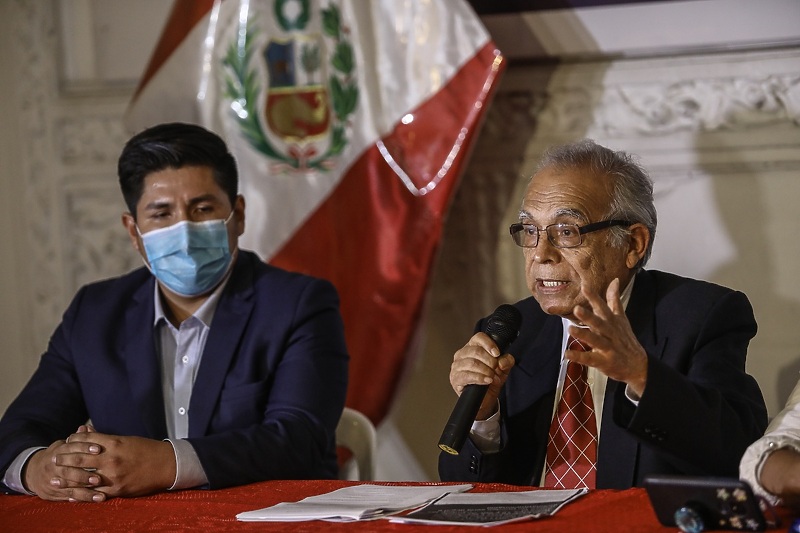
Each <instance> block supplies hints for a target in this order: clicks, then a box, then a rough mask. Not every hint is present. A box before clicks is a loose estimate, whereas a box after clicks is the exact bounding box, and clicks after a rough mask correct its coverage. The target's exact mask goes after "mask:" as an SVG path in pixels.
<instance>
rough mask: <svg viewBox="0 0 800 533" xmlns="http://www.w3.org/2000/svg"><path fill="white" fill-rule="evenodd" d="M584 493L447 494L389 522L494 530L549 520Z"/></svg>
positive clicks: (554, 491)
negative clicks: (506, 526)
mask: <svg viewBox="0 0 800 533" xmlns="http://www.w3.org/2000/svg"><path fill="white" fill-rule="evenodd" d="M587 492H588V490H587V489H571V490H531V491H524V492H482V493H470V494H448V495H446V496H444V497H443V498H441V499H439V500H436V501H434V502H432V503H430V504H429V505H427V506H426V507H423V508H422V509H419V510H417V511H414V512H412V513H409V514H407V515H405V516H397V517H395V516H393V517H390V518H389V519H390V520H391V521H392V522H405V523H411V524H449V525H459V526H496V525H500V524H507V523H510V522H518V521H520V520H530V519H532V518H540V517H543V516H551V515H553V514H555V512H556V511H558V510H559V509H561V508H562V507H563V506H565V505H566V504H567V503H569V502H571V501H572V500H574V499H575V498H579V497H580V496H583V495H584V494H586V493H587ZM589 529H591V528H589Z"/></svg>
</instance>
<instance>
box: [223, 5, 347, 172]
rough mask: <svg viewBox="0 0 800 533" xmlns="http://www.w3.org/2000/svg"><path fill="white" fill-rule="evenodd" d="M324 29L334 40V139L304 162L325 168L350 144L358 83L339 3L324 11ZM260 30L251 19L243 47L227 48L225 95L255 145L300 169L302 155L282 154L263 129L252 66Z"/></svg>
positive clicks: (331, 91) (331, 88) (282, 23)
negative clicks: (348, 130)
mask: <svg viewBox="0 0 800 533" xmlns="http://www.w3.org/2000/svg"><path fill="white" fill-rule="evenodd" d="M278 22H279V23H280V24H281V26H284V29H289V28H288V27H286V26H287V25H285V22H284V21H283V20H281V19H280V18H279V19H278ZM322 28H323V32H324V34H325V35H326V36H328V37H330V38H332V39H333V41H334V48H333V50H334V51H333V54H332V56H331V60H330V65H331V67H332V73H331V75H330V77H329V80H328V86H329V90H330V99H331V108H332V109H333V113H334V117H333V120H332V121H331V138H330V144H329V145H328V149H327V150H326V151H325V152H324V153H323V154H321V155H320V156H319V157H316V158H313V159H309V160H308V161H305V166H306V167H308V168H314V169H324V168H325V163H326V162H327V161H329V160H330V158H332V157H335V156H337V155H339V154H341V153H342V151H343V150H344V148H345V147H346V146H347V143H348V140H347V136H346V132H345V127H346V125H347V119H348V117H349V116H350V115H351V114H352V113H353V112H354V111H355V109H356V104H357V103H358V85H357V84H356V81H355V80H354V79H353V76H352V74H353V69H354V67H355V55H354V53H353V46H352V45H351V44H350V42H349V41H347V40H346V38H345V32H344V31H343V29H342V23H341V14H340V11H339V8H338V7H337V6H336V5H333V4H330V5H329V6H328V7H327V8H325V9H323V10H322ZM257 32H258V29H257V28H256V27H255V25H251V23H250V21H248V23H247V35H246V36H245V39H244V43H243V50H241V49H240V47H239V45H238V44H237V42H236V41H235V40H234V41H233V42H232V43H231V45H230V47H229V48H228V50H227V52H226V55H225V57H224V59H223V61H222V64H223V66H224V67H225V78H224V82H225V96H226V97H227V98H228V99H230V102H231V112H232V114H233V117H234V119H235V120H236V121H237V122H238V123H239V126H240V127H241V130H242V134H243V135H244V137H245V138H246V139H247V141H248V142H249V143H250V145H251V146H252V147H253V148H255V149H256V150H258V151H259V152H261V153H263V154H264V155H266V156H267V157H270V158H273V159H277V160H279V161H281V162H284V163H287V164H289V165H291V166H292V167H293V168H300V166H301V161H300V159H299V158H296V157H292V156H290V155H287V154H284V153H281V152H280V151H279V150H278V149H276V148H275V146H274V145H273V144H272V143H271V142H270V140H269V138H268V137H267V135H266V133H265V132H264V129H263V127H262V123H261V120H260V119H259V113H258V96H259V94H260V93H261V86H260V84H259V81H258V72H257V71H256V69H255V68H252V67H251V65H252V59H253V53H254V50H253V48H254V46H253V45H254V42H253V41H254V39H253V38H252V36H256V35H257Z"/></svg>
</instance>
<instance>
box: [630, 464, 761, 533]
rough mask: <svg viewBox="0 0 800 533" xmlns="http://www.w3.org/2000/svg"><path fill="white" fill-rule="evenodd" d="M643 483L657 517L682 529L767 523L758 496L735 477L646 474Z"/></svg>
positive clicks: (692, 531)
mask: <svg viewBox="0 0 800 533" xmlns="http://www.w3.org/2000/svg"><path fill="white" fill-rule="evenodd" d="M644 487H645V489H646V490H647V495H648V497H649V498H650V503H651V504H652V505H653V509H654V510H655V512H656V516H657V517H658V521H659V522H661V523H662V524H663V525H665V526H671V527H675V526H677V527H678V528H680V530H681V531H684V532H685V533H700V532H701V531H709V530H713V529H733V530H740V531H764V530H765V529H766V527H767V521H766V520H765V518H764V513H763V511H762V508H761V503H760V501H759V499H758V498H756V496H755V495H754V494H753V490H752V489H751V488H750V485H748V484H747V483H746V482H744V481H741V480H739V479H736V478H721V477H687V476H649V477H647V478H645V480H644Z"/></svg>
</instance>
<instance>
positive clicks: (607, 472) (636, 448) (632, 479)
mask: <svg viewBox="0 0 800 533" xmlns="http://www.w3.org/2000/svg"><path fill="white" fill-rule="evenodd" d="M655 303H656V290H655V286H654V284H653V280H652V277H651V276H650V274H649V273H648V272H646V271H642V272H640V273H639V274H637V275H636V281H635V283H634V286H633V292H632V293H631V299H630V301H629V302H628V306H627V308H626V310H625V314H626V315H627V317H628V320H629V321H630V324H631V329H632V330H633V333H634V334H635V335H636V338H637V339H638V340H639V343H640V344H641V345H642V347H643V348H644V349H645V351H646V352H647V355H648V356H650V357H656V358H658V359H661V357H662V356H663V353H664V347H665V346H666V343H667V339H666V338H658V335H657V332H656V327H657V324H656V317H655ZM624 395H625V384H624V383H621V382H619V381H615V380H613V379H609V380H608V384H607V385H606V393H605V397H604V407H603V421H602V425H601V426H600V435H601V445H600V447H599V448H598V458H597V486H598V487H608V488H622V487H631V486H635V485H636V470H637V465H638V462H639V452H640V447H641V444H640V443H639V441H638V440H637V439H635V438H632V437H631V435H630V434H629V433H628V431H627V429H625V428H622V427H620V426H619V425H617V423H616V422H615V421H614V411H615V409H616V405H615V402H617V401H620V402H628V400H627V399H626V398H625V396H624ZM632 408H633V407H632Z"/></svg>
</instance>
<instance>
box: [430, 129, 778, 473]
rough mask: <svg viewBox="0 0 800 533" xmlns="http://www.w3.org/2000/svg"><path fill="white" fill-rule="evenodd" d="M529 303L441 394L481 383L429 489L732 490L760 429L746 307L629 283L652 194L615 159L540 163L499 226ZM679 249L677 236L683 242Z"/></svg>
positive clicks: (579, 150)
mask: <svg viewBox="0 0 800 533" xmlns="http://www.w3.org/2000/svg"><path fill="white" fill-rule="evenodd" d="M510 230H511V236H512V237H513V239H514V242H515V243H516V244H517V245H519V246H520V247H522V250H523V254H524V257H525V274H526V279H527V284H528V288H529V289H530V292H531V294H532V297H529V298H527V299H525V300H522V301H520V302H517V303H516V304H515V307H516V308H517V309H518V310H519V311H520V312H521V315H522V326H521V328H520V334H519V337H517V339H516V340H515V341H514V342H513V343H512V344H511V345H510V346H509V347H508V349H507V352H508V353H504V354H501V353H500V351H499V350H498V348H497V346H496V345H495V343H494V341H493V340H492V338H491V337H490V336H489V335H487V334H486V333H483V326H484V322H483V321H481V322H479V323H478V325H477V327H476V332H477V333H475V334H474V335H473V336H472V338H471V339H470V340H469V341H468V342H467V344H466V345H465V346H464V347H463V348H461V349H460V350H458V351H457V352H456V353H455V356H454V357H453V363H452V366H451V371H450V383H451V385H452V387H453V389H454V390H455V391H456V393H457V394H461V392H462V391H463V390H464V387H465V386H467V385H469V384H479V385H488V390H487V393H486V395H485V397H484V399H483V402H482V403H481V406H480V409H479V410H478V414H477V416H476V419H475V421H474V423H473V424H472V428H471V429H470V433H469V439H467V442H466V443H465V445H464V446H463V448H462V449H461V450H460V453H459V454H458V455H454V454H450V453H445V452H442V454H441V456H440V459H439V474H440V476H441V478H442V480H446V481H452V480H463V481H476V482H502V483H512V484H517V485H539V486H544V487H554V488H577V487H588V488H620V489H622V488H628V487H632V486H637V485H641V484H642V482H643V480H644V478H645V476H648V475H653V474H677V475H698V476H699V475H715V476H731V477H736V476H737V474H738V465H739V459H740V458H741V456H742V453H743V452H744V450H745V449H746V448H747V446H748V445H749V444H750V443H751V442H753V441H754V440H755V439H757V438H758V437H759V436H760V435H761V434H762V433H763V431H764V428H765V427H766V425H767V410H766V407H765V405H764V399H763V397H762V394H761V391H760V389H759V387H758V384H757V383H756V381H755V380H754V379H753V378H752V377H751V376H749V375H748V374H747V373H746V372H745V359H746V356H747V346H748V343H749V341H750V339H751V338H753V336H754V335H755V333H756V321H755V318H754V316H753V310H752V307H751V306H750V303H749V301H748V299H747V297H746V296H745V295H744V294H742V293H740V292H737V291H734V290H731V289H728V288H725V287H720V286H718V285H714V284H711V283H707V282H703V281H697V280H692V279H687V278H683V277H679V276H676V275H673V274H668V273H665V272H658V271H655V270H644V269H643V267H644V265H645V263H646V262H647V259H648V258H649V256H650V253H651V250H652V246H653V239H654V237H655V232H656V211H655V206H654V204H653V187H652V182H651V181H650V179H649V177H648V176H647V173H646V172H645V171H644V170H643V169H642V168H641V167H640V166H639V165H638V164H636V163H635V162H634V161H633V159H632V158H631V157H630V156H629V155H628V154H626V153H624V152H614V151H612V150H609V149H607V148H605V147H602V146H599V145H597V144H595V143H594V142H592V141H588V140H586V141H581V142H577V143H574V144H569V145H565V146H560V147H556V148H553V149H551V150H550V151H548V152H547V153H546V154H545V156H544V158H543V160H542V162H541V163H540V165H539V167H538V169H537V171H536V172H535V174H534V175H533V177H532V178H531V180H530V183H529V185H528V187H527V190H526V192H525V196H524V198H523V201H522V207H521V209H520V212H519V222H518V223H516V224H512V225H511V228H510ZM687 238H691V236H687Z"/></svg>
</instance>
